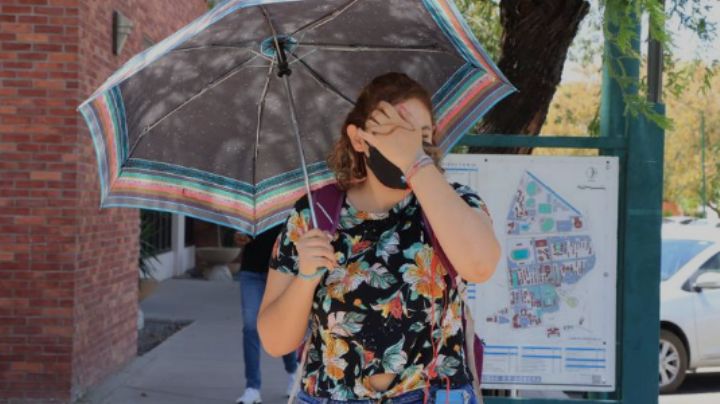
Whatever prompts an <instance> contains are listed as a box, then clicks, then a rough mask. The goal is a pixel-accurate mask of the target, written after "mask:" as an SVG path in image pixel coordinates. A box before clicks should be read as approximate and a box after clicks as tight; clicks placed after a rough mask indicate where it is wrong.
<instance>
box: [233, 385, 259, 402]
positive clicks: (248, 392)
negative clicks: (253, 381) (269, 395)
mask: <svg viewBox="0 0 720 404" xmlns="http://www.w3.org/2000/svg"><path fill="white" fill-rule="evenodd" d="M235 402H236V403H237V404H260V403H262V398H260V391H258V390H257V389H254V388H252V387H248V388H247V389H245V393H244V394H243V395H242V396H240V397H238V399H237V400H235Z"/></svg>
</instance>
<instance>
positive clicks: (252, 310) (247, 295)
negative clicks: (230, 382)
mask: <svg viewBox="0 0 720 404" xmlns="http://www.w3.org/2000/svg"><path fill="white" fill-rule="evenodd" d="M238 278H239V280H240V297H241V302H242V316H243V356H244V360H245V379H246V383H245V387H246V388H253V389H258V390H260V385H261V383H262V379H261V377H260V336H259V335H258V331H257V317H258V312H259V311H260V303H261V302H262V297H263V294H264V293H265V283H266V281H267V273H257V272H249V271H240V274H239V276H238ZM283 362H284V363H285V371H287V372H288V373H294V372H295V370H297V367H298V362H297V358H296V355H295V352H291V353H289V354H287V355H285V356H283Z"/></svg>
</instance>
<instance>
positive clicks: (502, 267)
mask: <svg viewBox="0 0 720 404" xmlns="http://www.w3.org/2000/svg"><path fill="white" fill-rule="evenodd" d="M444 166H445V169H446V173H445V174H446V176H447V178H448V179H449V180H451V181H456V182H459V183H462V184H466V185H469V186H470V187H472V188H473V189H475V190H476V191H477V192H478V194H479V195H480V197H481V198H482V199H483V200H484V201H485V202H486V203H487V206H488V208H489V210H490V212H491V215H492V218H493V223H494V227H495V232H496V234H497V236H498V239H499V240H500V243H501V245H502V249H503V254H502V259H501V261H500V264H499V265H498V267H497V270H496V272H495V274H494V275H493V277H492V278H491V279H490V280H489V281H487V282H485V283H482V284H472V285H471V286H470V287H469V288H468V299H469V304H470V306H471V309H472V312H473V317H474V319H475V327H476V330H477V332H478V334H479V335H480V336H481V337H482V338H483V339H484V340H485V343H486V346H485V357H484V358H485V360H484V369H483V377H482V385H483V388H499V389H532V390H576V391H612V390H614V388H615V314H616V312H615V295H616V255H617V253H616V245H617V212H618V206H617V201H618V160H617V158H616V157H554V156H517V155H463V154H452V155H449V156H448V157H447V158H446V159H445V163H444Z"/></svg>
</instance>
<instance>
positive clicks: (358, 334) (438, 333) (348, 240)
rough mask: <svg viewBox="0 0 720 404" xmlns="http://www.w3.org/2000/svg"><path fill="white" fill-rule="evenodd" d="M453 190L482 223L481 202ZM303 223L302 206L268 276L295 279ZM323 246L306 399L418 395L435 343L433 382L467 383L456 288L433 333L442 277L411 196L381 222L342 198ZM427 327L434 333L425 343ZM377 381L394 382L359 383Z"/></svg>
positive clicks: (302, 203)
mask: <svg viewBox="0 0 720 404" xmlns="http://www.w3.org/2000/svg"><path fill="white" fill-rule="evenodd" d="M453 187H454V188H455V191H456V192H457V193H458V195H460V197H461V198H462V199H463V200H464V201H465V202H467V204H468V205H470V206H471V207H473V208H475V210H477V211H478V212H484V214H487V207H486V206H485V203H484V202H483V201H482V199H480V197H479V196H478V195H477V194H476V193H475V192H474V191H473V190H472V189H470V188H469V187H467V186H463V185H460V184H457V183H453ZM309 222H310V209H309V207H308V202H307V197H303V198H301V199H300V200H299V201H298V202H297V203H296V204H295V207H294V209H293V210H292V211H291V213H290V216H289V217H288V219H287V221H286V222H285V226H284V228H283V231H282V232H281V233H280V236H279V237H278V241H277V244H276V246H275V249H274V251H273V253H274V254H273V256H272V258H271V260H270V265H269V266H270V267H271V268H275V269H276V270H278V271H280V272H283V273H286V274H292V275H297V274H298V272H299V268H298V257H297V250H296V248H295V242H296V241H297V240H298V239H299V237H300V234H301V233H302V231H303V230H306V229H307V228H308V227H309V225H308V223H309ZM331 244H332V246H333V249H334V250H335V256H336V258H337V261H338V264H339V266H338V267H337V268H335V269H333V270H332V271H331V272H329V273H328V274H327V275H325V277H324V278H323V281H322V282H320V284H319V285H318V288H317V290H316V291H315V296H314V299H313V305H312V311H311V319H312V331H313V332H312V336H311V338H310V346H309V350H308V357H307V362H306V365H305V369H303V371H302V376H301V377H302V386H303V387H302V388H303V390H304V391H305V392H306V393H308V394H310V395H312V396H316V397H323V398H332V399H335V400H356V399H368V398H370V399H378V398H380V397H383V396H384V397H394V396H396V395H399V394H402V393H404V392H407V391H412V390H416V389H422V388H424V386H425V381H424V380H423V378H424V376H425V375H426V373H427V372H426V370H427V368H428V367H429V365H430V363H431V361H432V359H433V343H436V344H438V354H439V356H438V357H437V367H436V372H437V376H438V378H437V379H435V380H433V383H439V384H441V385H442V386H446V384H448V383H449V384H450V385H451V386H453V388H456V387H459V386H462V385H465V384H467V383H469V382H470V381H471V380H472V376H471V375H470V371H469V369H468V368H467V363H466V360H465V350H464V341H465V334H464V332H463V329H462V309H463V304H464V303H463V300H462V296H461V295H460V289H459V288H453V289H452V290H450V291H449V293H448V296H447V298H448V310H447V312H445V313H444V319H443V321H442V325H440V324H438V323H440V317H441V316H442V315H443V310H442V309H443V304H442V303H443V297H444V290H445V289H446V286H445V285H446V284H447V282H448V280H447V277H448V276H449V275H447V272H446V270H445V268H443V267H442V265H441V264H440V263H439V262H437V261H436V260H434V259H433V257H434V251H433V246H432V242H431V241H430V240H425V234H424V232H423V228H422V212H421V210H420V204H419V202H418V201H417V199H416V198H415V196H414V194H412V193H410V194H409V195H408V196H407V197H406V198H405V199H403V200H402V201H400V202H398V204H397V205H395V206H394V207H393V208H392V209H391V210H390V211H389V212H387V213H383V214H375V213H368V212H364V211H360V210H357V209H356V208H355V207H354V206H352V205H350V204H349V203H348V201H347V199H345V201H344V202H343V205H342V208H341V212H340V224H339V226H338V231H337V233H336V234H335V239H334V240H333V241H332V242H331ZM477 248H483V246H481V245H479V246H477ZM433 264H435V266H436V267H435V277H434V279H433V276H432V272H433V271H432V269H431V267H432V266H433ZM463 282H464V281H463ZM431 322H432V323H434V324H435V329H434V332H435V334H434V335H433V338H432V340H431V338H430V333H431V327H430V323H431ZM380 373H395V374H397V375H398V377H396V379H395V380H394V381H393V383H392V384H391V386H390V388H389V389H388V391H386V392H384V393H382V392H376V391H373V390H372V388H371V386H370V385H369V378H370V377H371V376H373V375H376V374H380Z"/></svg>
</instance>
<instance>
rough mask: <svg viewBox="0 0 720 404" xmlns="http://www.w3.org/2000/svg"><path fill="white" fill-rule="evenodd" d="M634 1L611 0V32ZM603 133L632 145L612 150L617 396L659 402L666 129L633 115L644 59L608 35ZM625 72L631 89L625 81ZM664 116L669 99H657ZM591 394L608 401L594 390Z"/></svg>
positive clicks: (636, 47)
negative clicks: (616, 191)
mask: <svg viewBox="0 0 720 404" xmlns="http://www.w3.org/2000/svg"><path fill="white" fill-rule="evenodd" d="M627 1H631V0H608V1H607V2H606V5H605V24H606V33H607V35H609V36H613V35H615V34H617V32H618V28H617V26H615V25H614V24H612V23H611V21H617V17H618V16H619V15H623V13H624V10H625V9H626V7H627V4H628V3H627ZM633 31H634V40H633V42H632V49H631V52H636V53H640V43H639V38H640V21H639V18H638V16H635V27H634V29H633ZM603 62H604V63H603V85H602V99H601V103H600V134H601V136H604V137H622V138H624V139H625V141H626V142H627V149H625V150H619V151H614V152H611V153H612V154H614V155H617V156H618V157H619V158H620V165H621V170H620V200H619V202H618V203H619V208H618V212H619V217H618V251H617V252H618V262H617V268H618V285H617V351H616V352H617V355H616V358H617V364H616V372H617V376H616V382H617V383H616V386H617V388H616V391H615V394H614V398H615V399H618V400H620V401H621V402H622V403H628V404H629V403H648V404H653V403H657V400H658V381H657V372H658V362H657V361H658V351H657V349H658V348H657V341H658V340H659V316H660V313H659V312H660V309H659V300H660V299H659V294H660V292H659V289H660V277H659V268H660V223H661V207H662V203H661V201H662V169H663V166H662V161H663V154H662V149H663V135H664V133H663V131H662V129H661V128H659V127H657V125H655V124H653V123H652V122H649V121H648V120H646V119H644V117H641V116H639V117H632V116H631V115H630V114H626V102H625V98H624V96H623V95H624V94H627V95H635V94H637V91H638V83H639V76H640V61H639V60H637V59H636V58H634V57H632V56H631V55H626V54H623V52H622V51H621V50H620V49H619V48H618V47H617V46H615V44H614V43H613V42H612V41H611V40H610V38H606V40H605V54H604V61H603ZM620 74H621V75H623V76H624V79H623V80H624V82H625V83H627V85H626V86H625V88H623V86H622V85H621V83H620V82H619V81H618V79H617V75H620ZM655 109H656V111H657V112H660V113H664V106H663V105H662V104H655ZM590 398H606V397H605V396H604V395H596V394H594V395H590Z"/></svg>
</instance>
